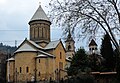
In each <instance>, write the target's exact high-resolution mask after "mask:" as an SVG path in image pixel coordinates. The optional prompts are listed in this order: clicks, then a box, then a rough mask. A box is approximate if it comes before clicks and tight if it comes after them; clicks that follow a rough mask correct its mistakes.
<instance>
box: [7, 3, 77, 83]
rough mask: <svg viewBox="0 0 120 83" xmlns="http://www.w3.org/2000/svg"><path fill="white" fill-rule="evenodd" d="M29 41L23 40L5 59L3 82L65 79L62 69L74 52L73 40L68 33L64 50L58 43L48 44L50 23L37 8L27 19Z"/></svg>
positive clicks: (24, 82)
mask: <svg viewBox="0 0 120 83" xmlns="http://www.w3.org/2000/svg"><path fill="white" fill-rule="evenodd" d="M29 25H30V29H29V32H30V39H27V38H26V39H25V40H24V41H23V42H22V43H21V44H20V45H19V47H18V48H17V50H16V51H15V52H14V54H13V56H12V57H11V58H9V59H8V60H7V77H6V78H7V81H8V82H13V83H19V82H20V83H21V82H23V83H26V82H31V81H38V82H39V81H49V80H56V81H59V80H61V79H63V78H65V76H66V71H65V67H66V65H67V64H68V63H69V58H72V56H73V55H74V52H75V48H74V43H75V42H74V40H73V39H72V36H71V34H70V32H69V34H68V38H67V40H66V41H65V42H66V48H65V47H64V46H63V43H62V41H61V40H56V41H51V38H50V25H51V22H50V20H49V18H48V17H47V15H46V14H45V12H44V10H43V9H42V7H41V5H40V6H39V7H38V9H37V11H36V12H35V14H34V15H33V17H32V18H31V20H30V22H29Z"/></svg>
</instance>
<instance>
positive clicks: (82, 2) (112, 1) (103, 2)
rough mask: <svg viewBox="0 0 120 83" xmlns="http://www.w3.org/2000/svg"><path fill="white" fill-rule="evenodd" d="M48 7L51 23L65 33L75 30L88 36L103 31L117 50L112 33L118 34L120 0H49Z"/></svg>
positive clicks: (119, 26)
mask: <svg viewBox="0 0 120 83" xmlns="http://www.w3.org/2000/svg"><path fill="white" fill-rule="evenodd" d="M50 7H51V11H50V17H51V19H52V21H53V23H55V24H57V25H58V26H62V27H63V31H64V32H65V33H67V32H68V29H69V28H70V29H71V30H72V31H73V32H74V30H75V28H77V30H79V32H78V33H80V32H82V33H83V34H85V35H86V36H89V35H91V34H96V33H97V32H99V31H100V30H104V31H105V33H108V34H109V36H110V37H111V41H112V43H113V44H114V46H115V47H116V48H117V49H118V48H119V46H118V43H117V41H116V39H115V34H114V33H113V31H116V32H120V0H51V2H50ZM79 35H80V34H79Z"/></svg>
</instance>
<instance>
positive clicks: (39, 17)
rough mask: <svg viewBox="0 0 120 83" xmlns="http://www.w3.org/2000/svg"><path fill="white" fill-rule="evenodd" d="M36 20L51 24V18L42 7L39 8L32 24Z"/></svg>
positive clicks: (32, 19)
mask: <svg viewBox="0 0 120 83" xmlns="http://www.w3.org/2000/svg"><path fill="white" fill-rule="evenodd" d="M35 20H46V21H49V22H50V20H49V18H48V17H47V15H46V13H45V12H44V10H43V9H42V7H41V5H40V6H39V7H38V9H37V11H36V12H35V14H34V15H33V17H32V18H31V20H30V22H31V21H35Z"/></svg>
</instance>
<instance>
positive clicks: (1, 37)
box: [0, 0, 62, 46]
mask: <svg viewBox="0 0 120 83" xmlns="http://www.w3.org/2000/svg"><path fill="white" fill-rule="evenodd" d="M49 1H50V0H0V42H3V43H4V44H7V45H12V46H14V45H15V42H14V41H15V40H17V45H19V44H20V43H21V42H22V41H23V40H24V39H25V38H28V39H29V31H28V30H29V25H28V22H29V20H30V19H31V18H32V16H33V14H34V13H35V11H36V10H37V8H38V7H39V2H41V6H42V8H43V9H44V11H45V12H46V13H47V12H48V8H47V7H48V4H49ZM46 6H47V7H46ZM51 28H53V27H51ZM19 30H23V31H19ZM61 33H62V31H61V32H59V34H58V30H57V29H52V31H51V39H52V40H58V39H59V38H60V37H61V35H62V34H61Z"/></svg>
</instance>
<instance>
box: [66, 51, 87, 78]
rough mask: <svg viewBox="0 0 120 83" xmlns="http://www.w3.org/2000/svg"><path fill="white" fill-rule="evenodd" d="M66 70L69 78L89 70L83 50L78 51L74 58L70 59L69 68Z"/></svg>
mask: <svg viewBox="0 0 120 83" xmlns="http://www.w3.org/2000/svg"><path fill="white" fill-rule="evenodd" d="M67 70H68V71H67V73H68V75H70V76H73V75H77V74H79V73H81V72H86V71H87V70H89V62H88V58H87V55H86V53H85V50H84V49H78V51H77V52H76V53H75V56H73V58H72V61H71V65H70V67H69V68H68V69H67Z"/></svg>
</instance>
